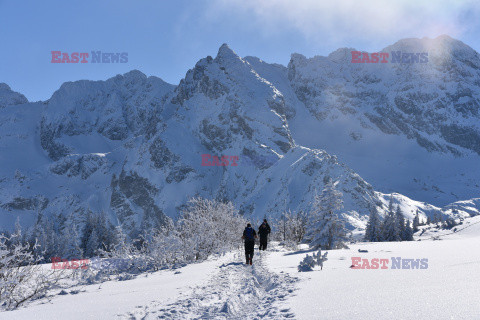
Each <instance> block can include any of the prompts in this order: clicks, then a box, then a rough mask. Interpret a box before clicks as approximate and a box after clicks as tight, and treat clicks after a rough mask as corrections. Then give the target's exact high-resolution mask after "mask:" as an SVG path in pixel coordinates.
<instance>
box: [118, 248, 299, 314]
mask: <svg viewBox="0 0 480 320" xmlns="http://www.w3.org/2000/svg"><path fill="white" fill-rule="evenodd" d="M268 254H269V252H261V253H259V252H256V254H255V256H254V260H253V262H254V263H253V266H250V265H245V264H244V263H243V262H240V261H243V260H244V257H243V254H240V253H238V254H236V255H235V258H234V261H230V262H229V263H226V264H223V265H221V266H220V267H219V270H218V271H217V272H215V274H213V275H212V277H211V278H210V279H209V281H208V282H207V283H205V284H204V285H201V286H198V287H195V288H194V289H193V291H192V292H191V293H189V294H185V296H184V297H181V298H180V299H179V300H177V301H176V302H173V303H171V304H168V305H161V304H159V303H158V302H157V303H155V302H153V303H151V304H149V305H147V306H138V307H137V309H136V310H135V311H132V312H129V313H127V314H124V315H119V316H118V317H117V319H129V320H130V319H135V320H137V319H145V320H148V319H293V318H295V316H294V314H293V313H292V312H291V311H290V309H289V308H287V307H285V306H282V305H283V303H282V302H283V301H285V299H286V297H287V295H289V294H291V293H292V292H293V291H294V289H295V288H294V286H295V283H296V282H297V281H298V278H295V277H292V276H289V275H288V274H286V273H280V274H276V273H273V272H271V271H269V270H268V269H267V267H266V266H265V262H264V259H265V258H266V255H268Z"/></svg>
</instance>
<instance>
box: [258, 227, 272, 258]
mask: <svg viewBox="0 0 480 320" xmlns="http://www.w3.org/2000/svg"><path fill="white" fill-rule="evenodd" d="M270 231H271V229H270V226H269V225H268V222H267V219H263V223H262V225H261V226H260V227H259V228H258V234H259V235H260V247H259V248H258V249H259V250H263V251H265V250H266V249H267V240H268V235H269V234H270Z"/></svg>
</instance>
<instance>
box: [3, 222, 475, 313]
mask: <svg viewBox="0 0 480 320" xmlns="http://www.w3.org/2000/svg"><path fill="white" fill-rule="evenodd" d="M462 228H463V229H462V230H459V231H458V232H456V233H452V232H451V231H440V234H441V236H440V238H441V240H440V241H434V240H431V239H426V237H421V241H411V242H382V243H361V242H360V243H356V244H352V245H350V249H342V250H332V251H329V253H328V260H327V261H326V262H325V263H324V267H323V270H320V269H318V268H315V269H314V271H312V272H303V273H299V272H298V271H297V266H298V264H299V262H300V261H301V260H302V259H303V257H304V256H305V255H306V251H305V250H299V251H287V250H285V249H283V248H281V247H278V246H275V245H274V246H272V244H271V245H270V249H269V250H268V251H266V252H257V251H256V254H255V256H254V265H253V266H245V265H244V264H243V254H242V253H241V251H240V250H239V251H235V252H231V253H229V254H227V255H225V256H223V257H220V258H213V259H210V260H209V261H206V262H202V263H198V264H193V265H189V266H186V267H183V268H180V269H177V270H164V271H158V272H155V273H152V274H149V275H148V276H139V277H138V278H136V279H132V280H126V281H115V282H106V283H104V284H102V285H89V286H85V287H82V288H72V289H70V290H67V292H76V291H75V290H77V289H80V292H78V293H70V294H67V295H55V296H53V297H52V299H51V301H50V302H49V303H41V302H34V303H33V304H31V305H30V306H28V307H27V308H24V309H20V310H16V311H11V312H6V313H4V314H1V315H0V317H1V316H2V315H5V316H6V317H8V319H29V318H31V317H32V316H34V317H35V318H36V319H52V318H53V319H56V318H58V315H59V314H60V315H61V317H62V318H68V319H99V318H102V319H197V318H204V319H353V318H358V319H368V318H372V317H373V318H382V317H390V318H395V319H433V318H434V319H477V318H478V317H479V316H480V306H479V304H478V303H477V298H478V297H479V296H480V289H479V287H478V283H479V282H480V275H479V273H478V272H477V269H478V266H479V264H480V252H479V251H478V250H477V248H478V246H479V245H480V217H474V218H470V219H466V220H465V223H464V225H463V226H462ZM358 249H362V250H367V251H368V252H367V253H364V252H362V253H359V252H358ZM352 257H361V258H368V259H373V258H379V259H384V258H386V259H391V258H392V257H401V258H405V259H417V258H418V259H428V268H427V269H408V270H396V269H391V268H389V269H386V270H382V269H370V270H368V269H359V270H354V269H351V268H350V266H351V264H352V260H351V258H352ZM388 266H389V267H391V263H389V264H388Z"/></svg>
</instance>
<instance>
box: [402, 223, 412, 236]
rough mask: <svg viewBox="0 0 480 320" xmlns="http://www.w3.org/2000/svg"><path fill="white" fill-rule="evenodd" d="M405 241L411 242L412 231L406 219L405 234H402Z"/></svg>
mask: <svg viewBox="0 0 480 320" xmlns="http://www.w3.org/2000/svg"><path fill="white" fill-rule="evenodd" d="M403 240H405V241H413V229H412V226H411V225H410V221H409V220H408V219H407V221H406V224H405V233H404V239H403Z"/></svg>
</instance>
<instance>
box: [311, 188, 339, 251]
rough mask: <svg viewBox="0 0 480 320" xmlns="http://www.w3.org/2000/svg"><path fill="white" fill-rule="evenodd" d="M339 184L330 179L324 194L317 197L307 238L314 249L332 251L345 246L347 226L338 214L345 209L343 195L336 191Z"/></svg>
mask: <svg viewBox="0 0 480 320" xmlns="http://www.w3.org/2000/svg"><path fill="white" fill-rule="evenodd" d="M337 184H338V182H333V181H332V180H331V179H330V180H329V181H328V182H327V184H326V185H325V188H324V189H323V190H322V194H321V195H315V198H314V204H313V207H314V208H313V212H312V213H311V215H310V219H309V222H308V225H307V232H306V236H305V238H306V239H307V241H308V242H309V244H310V246H311V247H313V248H316V249H317V248H322V249H325V250H331V249H337V248H342V247H344V246H345V245H344V243H343V242H344V241H345V238H346V230H345V224H344V222H343V221H342V220H341V219H340V218H339V217H338V214H337V213H338V211H339V210H340V209H341V208H343V200H342V196H343V194H342V193H341V192H340V191H338V190H337V189H336V186H337Z"/></svg>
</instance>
